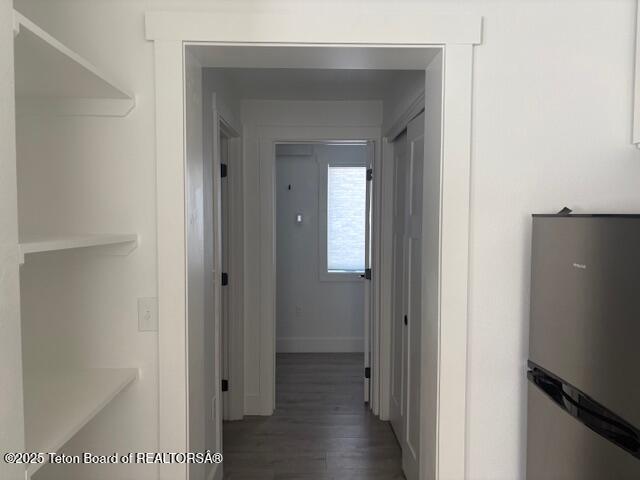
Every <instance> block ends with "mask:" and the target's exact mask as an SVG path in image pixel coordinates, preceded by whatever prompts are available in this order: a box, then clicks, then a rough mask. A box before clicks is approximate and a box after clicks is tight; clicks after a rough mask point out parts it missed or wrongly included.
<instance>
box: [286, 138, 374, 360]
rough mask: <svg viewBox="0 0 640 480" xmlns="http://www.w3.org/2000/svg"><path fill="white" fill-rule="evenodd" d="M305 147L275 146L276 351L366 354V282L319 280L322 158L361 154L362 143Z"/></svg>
mask: <svg viewBox="0 0 640 480" xmlns="http://www.w3.org/2000/svg"><path fill="white" fill-rule="evenodd" d="M286 147H289V146H288V145H287V146H285V148H286ZM302 147H306V148H302V149H300V151H299V153H304V154H303V155H300V154H297V155H291V154H290V153H296V152H290V151H288V150H285V151H284V152H283V150H282V149H278V150H276V271H277V272H276V282H277V285H276V351H277V352H362V351H363V350H364V286H363V280H361V279H358V280H352V281H349V282H347V281H329V280H326V279H323V280H321V279H320V268H321V266H320V250H319V249H320V248H321V247H320V237H319V235H320V233H319V230H320V223H319V222H321V221H323V220H322V219H321V218H320V217H321V209H320V205H319V188H326V187H324V185H321V184H320V183H321V179H322V178H323V177H322V176H321V175H320V170H319V169H320V165H319V163H318V162H319V161H322V159H327V158H344V159H349V158H354V156H355V157H356V158H358V157H357V156H358V152H355V151H354V149H360V150H361V149H362V148H364V147H350V146H340V145H302ZM279 153H280V154H279ZM281 153H285V154H281ZM298 214H300V215H302V223H300V224H298V223H296V221H295V218H296V215H298Z"/></svg>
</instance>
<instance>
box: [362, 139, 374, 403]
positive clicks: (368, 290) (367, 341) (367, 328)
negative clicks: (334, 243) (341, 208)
mask: <svg viewBox="0 0 640 480" xmlns="http://www.w3.org/2000/svg"><path fill="white" fill-rule="evenodd" d="M367 147H368V148H367V182H366V183H367V188H366V192H367V193H366V211H365V260H364V266H365V273H364V275H363V277H364V279H365V280H364V371H365V378H364V401H365V402H369V401H370V399H371V378H370V377H371V338H372V335H371V333H372V332H373V282H372V281H371V276H372V268H371V200H372V192H373V188H372V186H373V143H372V142H369V143H368V144H367Z"/></svg>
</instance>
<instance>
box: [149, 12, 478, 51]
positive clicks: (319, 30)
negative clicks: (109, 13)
mask: <svg viewBox="0 0 640 480" xmlns="http://www.w3.org/2000/svg"><path fill="white" fill-rule="evenodd" d="M356 16H357V18H355V17H356ZM387 23H394V24H400V25H403V28H402V30H400V31H399V30H398V29H389V28H384V25H385V24H387ZM371 25H379V27H380V28H378V29H375V28H371ZM145 26H146V38H147V40H179V41H186V42H222V43H229V44H231V43H238V44H242V45H257V44H259V45H282V46H285V45H286V46H292V45H295V44H298V45H307V46H309V45H311V46H313V44H315V45H319V46H320V45H322V46H345V45H363V46H366V47H375V46H381V47H388V46H403V47H405V46H406V47H411V46H413V47H418V48H420V47H424V46H425V45H443V44H448V45H454V44H471V45H477V44H479V43H480V42H481V41H482V17H479V16H476V15H424V16H423V15H411V14H410V13H408V10H407V9H404V10H402V9H401V10H400V11H395V12H394V11H388V12H387V16H386V17H385V18H380V16H379V15H376V14H375V12H373V11H371V10H369V9H367V8H357V10H351V11H348V10H347V9H346V8H345V9H344V10H343V11H341V15H335V13H334V12H330V11H322V10H317V11H316V12H314V18H313V23H312V24H309V22H301V21H300V18H299V13H298V12H295V11H284V10H280V11H278V12H276V13H272V12H265V11H264V10H262V11H261V10H258V9H253V10H251V11H250V12H249V11H243V12H231V11H221V10H220V11H216V12H215V13H212V12H148V13H147V14H146V16H145ZM372 31H375V33H374V34H372V33H371V32H372Z"/></svg>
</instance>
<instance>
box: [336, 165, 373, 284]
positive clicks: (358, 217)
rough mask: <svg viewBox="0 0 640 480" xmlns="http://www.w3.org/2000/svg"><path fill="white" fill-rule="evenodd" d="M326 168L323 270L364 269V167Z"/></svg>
mask: <svg viewBox="0 0 640 480" xmlns="http://www.w3.org/2000/svg"><path fill="white" fill-rule="evenodd" d="M327 169H328V171H327V271H328V272H331V273H340V272H352V273H354V272H358V273H361V272H364V258H365V215H366V192H367V169H366V167H343V166H332V165H328V166H327Z"/></svg>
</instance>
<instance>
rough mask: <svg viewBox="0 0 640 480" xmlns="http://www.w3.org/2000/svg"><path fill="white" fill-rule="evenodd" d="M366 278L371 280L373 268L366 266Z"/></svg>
mask: <svg viewBox="0 0 640 480" xmlns="http://www.w3.org/2000/svg"><path fill="white" fill-rule="evenodd" d="M364 278H365V279H367V280H371V269H370V268H365V269H364Z"/></svg>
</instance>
